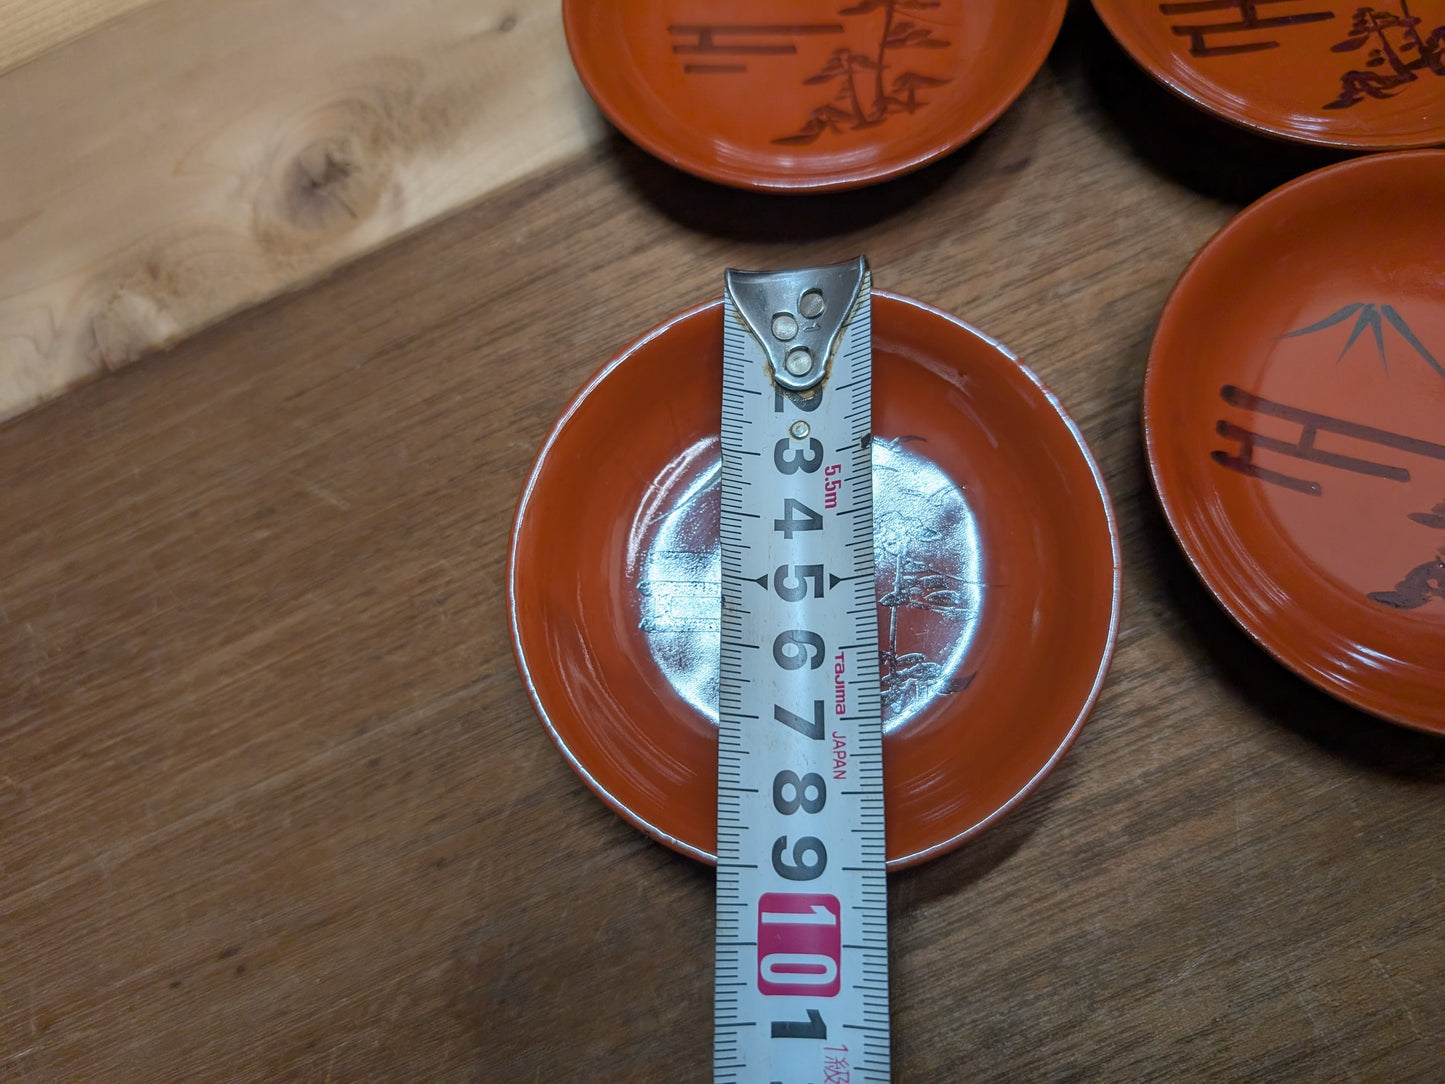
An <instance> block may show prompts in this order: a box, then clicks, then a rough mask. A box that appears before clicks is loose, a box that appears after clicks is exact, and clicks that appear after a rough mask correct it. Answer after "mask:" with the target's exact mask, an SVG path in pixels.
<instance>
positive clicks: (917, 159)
mask: <svg viewBox="0 0 1445 1084" xmlns="http://www.w3.org/2000/svg"><path fill="white" fill-rule="evenodd" d="M964 2H967V0H964ZM1000 2H1002V3H1009V2H1011V0H1000ZM1044 2H1045V3H1048V4H1049V5H1050V10H1049V16H1048V22H1047V24H1046V32H1045V33H1042V34H1040V35H1039V37H1038V40H1039V41H1040V42H1042V43H1043V47H1042V49H1041V51H1040V52H1039V54H1038V57H1037V62H1035V61H1034V59H1033V58H1032V57H1030V58H1029V60H1028V62H1027V63H1025V64H1021V65H1019V68H1018V70H1019V71H1020V72H1022V73H1024V74H1023V76H1022V78H1020V79H1015V80H1013V81H1011V82H1010V83H1009V85H1008V90H1007V92H1006V93H1005V94H1004V95H1003V96H1002V97H1001V98H1000V100H999V101H998V102H997V103H996V104H995V106H994V107H993V108H991V109H988V110H985V111H984V112H983V113H982V114H980V115H979V116H978V117H977V118H976V119H974V120H973V121H972V122H970V124H968V125H966V126H964V127H962V128H957V129H955V128H953V127H949V128H948V129H947V131H949V132H952V133H954V134H953V135H950V136H949V137H948V138H946V139H942V140H937V141H934V142H933V143H932V144H931V145H930V147H929V149H928V150H926V151H923V152H921V153H919V154H916V155H912V156H909V157H906V158H905V159H903V160H902V161H897V162H895V163H894V164H892V165H890V166H888V167H886V168H883V169H878V168H854V169H851V170H848V171H845V172H839V171H835V172H832V173H830V174H829V175H828V176H827V177H825V178H822V179H815V178H814V177H811V176H809V175H806V174H803V175H799V176H795V177H788V176H777V177H767V178H761V179H760V178H758V177H757V176H754V175H750V174H749V171H747V170H745V169H741V168H736V169H730V168H729V167H728V166H727V165H725V164H723V163H719V162H717V161H715V160H714V161H712V162H708V161H704V160H702V159H700V158H697V157H694V156H692V155H679V154H677V153H676V152H675V151H674V150H673V149H672V148H671V147H669V146H668V145H666V143H665V142H662V141H659V140H656V139H654V138H653V137H652V136H651V135H649V134H648V133H646V132H645V131H643V130H642V128H641V127H640V126H638V125H637V124H636V123H634V122H633V121H632V119H631V118H629V117H626V116H623V115H620V114H619V111H618V110H617V109H615V108H614V107H613V103H612V102H611V101H610V100H609V98H608V97H607V95H606V94H604V93H603V92H602V91H601V89H600V87H601V82H600V80H599V78H598V76H597V73H596V72H595V71H594V70H593V68H592V66H591V65H590V64H589V63H586V62H584V59H583V58H584V57H585V56H586V55H587V53H586V49H585V48H584V47H583V46H582V44H581V42H582V41H583V39H584V35H583V34H582V33H581V31H580V29H579V26H578V21H579V20H580V19H581V16H580V15H578V14H577V11H578V10H579V9H581V8H582V7H584V6H585V5H589V4H595V3H596V0H562V31H563V36H564V37H565V38H566V40H567V52H568V54H569V55H570V57H571V60H572V69H573V71H575V72H576V73H577V77H578V79H579V80H580V81H581V83H582V86H583V89H585V90H586V91H587V96H588V97H589V98H591V99H592V102H593V104H594V105H596V107H597V109H598V110H599V111H600V112H601V113H602V115H603V116H604V117H605V118H606V119H607V122H608V123H609V124H611V125H612V126H613V127H615V128H616V129H617V130H618V131H620V132H621V133H622V134H623V135H624V136H626V137H627V139H628V140H629V141H630V142H632V143H633V144H635V145H636V146H638V147H641V148H642V149H643V150H644V151H646V152H647V153H648V154H650V155H652V156H653V157H654V158H657V159H658V160H660V161H662V162H665V163H666V164H668V165H670V166H672V167H674V168H675V169H679V170H682V171H683V172H684V173H689V174H691V175H692V176H695V177H700V178H702V179H703V180H705V181H712V182H714V183H716V184H723V185H727V186H729V187H732V188H740V189H744V190H748V191H755V192H772V193H778V194H787V193H800V194H801V193H809V192H843V191H848V190H850V189H855V188H864V187H867V186H868V185H871V184H878V183H880V182H883V181H888V180H893V179H894V178H897V177H902V176H904V175H906V174H909V173H913V172H915V171H917V170H919V169H922V168H923V167H924V166H926V165H929V164H931V163H933V162H936V161H938V160H939V159H941V158H946V157H947V156H948V155H950V154H952V153H953V152H954V151H957V150H958V149H960V148H961V147H963V146H965V145H966V144H968V143H971V142H972V141H973V140H975V139H977V138H978V137H979V136H980V135H981V134H983V132H984V131H986V130H987V129H988V128H990V127H992V126H993V124H994V123H996V122H997V121H998V119H999V118H1000V117H1002V116H1003V115H1004V113H1006V112H1008V110H1009V109H1010V108H1011V107H1012V106H1013V104H1014V103H1015V102H1016V101H1018V99H1019V98H1020V97H1021V96H1022V94H1023V92H1024V91H1025V90H1027V89H1028V87H1029V84H1030V83H1032V82H1033V81H1034V79H1035V78H1037V76H1038V74H1039V72H1040V71H1042V70H1043V67H1044V64H1045V63H1047V61H1048V57H1049V54H1050V53H1051V52H1052V51H1053V48H1054V45H1055V43H1056V42H1057V41H1058V37H1059V32H1060V31H1061V30H1062V29H1063V25H1064V18H1065V16H1066V15H1067V13H1068V8H1069V0H1044ZM875 292H877V291H875Z"/></svg>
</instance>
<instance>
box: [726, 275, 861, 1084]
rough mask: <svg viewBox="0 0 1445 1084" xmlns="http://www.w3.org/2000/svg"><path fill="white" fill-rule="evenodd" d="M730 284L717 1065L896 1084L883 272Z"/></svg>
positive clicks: (737, 1072) (792, 1077) (733, 1070)
mask: <svg viewBox="0 0 1445 1084" xmlns="http://www.w3.org/2000/svg"><path fill="white" fill-rule="evenodd" d="M728 286H729V290H728V297H727V301H726V302H725V319H724V341H723V354H724V358H723V410H722V460H723V466H722V493H721V507H720V534H721V537H722V623H721V624H722V637H721V649H720V656H719V663H720V692H719V748H718V882H717V885H718V887H717V938H716V959H717V963H716V977H715V982H716V985H715V998H714V1025H715V1027H714V1032H715V1040H714V1052H713V1053H714V1079H715V1080H717V1081H719V1082H722V1081H754V1080H760V1081H764V1082H772V1081H783V1082H790V1081H798V1082H802V1081H821V1080H824V1079H835V1080H836V1079H848V1080H853V1081H857V1080H887V1079H888V1072H889V1045H888V1042H889V1038H888V956H887V952H888V950H887V885H886V876H885V868H884V863H885V860H886V848H885V834H884V814H883V790H882V788H883V777H882V726H881V722H880V719H879V709H880V701H881V697H880V690H879V680H878V673H879V667H878V658H879V656H878V635H877V606H876V598H875V594H874V586H873V584H874V576H873V524H872V473H871V472H872V460H871V454H870V441H871V430H872V395H871V383H872V381H871V376H872V370H871V346H872V342H871V340H872V334H871V326H870V313H871V305H870V295H869V288H870V281H869V277H868V273H867V269H866V264H864V263H863V261H861V260H860V261H858V263H856V264H854V265H842V266H840V267H834V268H814V269H808V270H805V271H799V272H780V273H774V274H771V275H766V274H764V275H751V274H746V273H744V274H742V275H739V274H738V273H730V275H729V283H728ZM830 321H831V323H830ZM770 334H771V335H772V336H773V339H771V340H769V339H768V336H769V335H770ZM799 344H803V345H802V347H801V348H800V345H799ZM800 357H802V360H801V361H799V358H800ZM795 363H796V364H795ZM809 363H811V365H812V368H811V369H809V368H808V364H809ZM784 366H786V372H785V370H784V368H783V367H784ZM780 374H781V376H780ZM789 381H791V384H790V385H789V387H791V385H806V384H808V383H809V382H810V381H813V382H815V383H813V384H812V385H810V386H808V387H805V388H804V390H802V391H792V390H789V389H787V388H780V387H779V384H780V383H788V382H789Z"/></svg>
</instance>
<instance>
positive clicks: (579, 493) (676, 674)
mask: <svg viewBox="0 0 1445 1084" xmlns="http://www.w3.org/2000/svg"><path fill="white" fill-rule="evenodd" d="M872 326H873V366H874V378H873V431H874V441H873V476H874V553H875V559H876V562H877V574H876V575H877V579H876V586H877V595H878V607H879V608H878V626H879V641H880V643H879V649H880V662H879V681H880V685H881V688H882V693H883V696H882V700H883V705H884V708H883V725H884V738H883V753H884V764H883V768H884V798H885V804H886V811H887V840H888V858H889V865H890V867H893V868H897V867H900V866H904V865H908V864H910V863H915V862H919V861H922V860H924V859H925V858H928V857H930V856H932V855H935V854H938V853H940V852H942V851H944V850H947V849H948V848H950V847H952V846H954V845H956V844H958V843H959V842H961V841H962V840H964V839H966V838H968V837H969V836H971V835H973V834H974V833H976V832H978V831H980V830H981V829H982V828H984V827H985V826H986V825H988V824H990V823H992V822H993V821H994V820H995V819H996V818H998V817H999V816H1001V815H1002V814H1003V813H1004V812H1005V811H1007V810H1008V809H1010V808H1012V807H1013V806H1014V805H1015V804H1016V803H1018V802H1019V801H1020V800H1022V798H1023V797H1024V795H1026V794H1027V793H1028V792H1029V791H1030V790H1032V789H1033V788H1034V787H1035V786H1036V785H1037V784H1038V782H1039V781H1040V780H1041V779H1042V778H1043V777H1044V775H1045V774H1046V773H1047V772H1048V771H1049V770H1050V769H1051V768H1052V767H1053V765H1054V764H1055V763H1056V762H1057V760H1058V759H1059V757H1060V756H1062V754H1063V752H1064V750H1065V749H1067V748H1068V746H1069V744H1070V743H1071V742H1072V741H1073V739H1074V737H1075V735H1076V734H1077V733H1078V731H1079V728H1080V727H1081V726H1082V725H1083V722H1084V719H1085V717H1086V716H1087V714H1088V712H1089V709H1090V707H1091V706H1092V704H1093V702H1094V698H1095V697H1096V696H1097V694H1098V691H1099V688H1100V685H1101V683H1102V682H1103V678H1104V672H1105V669H1106V666H1107V663H1108V659H1109V655H1110V652H1111V650H1112V646H1113V642H1114V633H1115V627H1116V623H1117V620H1118V614H1119V546H1118V538H1117V535H1116V532H1115V528H1114V522H1113V517H1112V514H1111V512H1110V508H1109V502H1108V498H1107V496H1106V495H1105V492H1104V487H1103V484H1102V482H1101V480H1100V478H1099V474H1098V471H1097V469H1096V468H1095V466H1094V463H1093V460H1092V459H1091V458H1090V456H1089V453H1088V451H1087V449H1086V448H1085V446H1084V443H1083V440H1082V439H1081V437H1080V435H1079V432H1078V430H1077V429H1076V428H1075V427H1074V425H1073V423H1072V422H1071V421H1070V420H1069V419H1068V418H1067V417H1066V416H1065V414H1064V413H1063V410H1062V409H1061V408H1060V406H1059V404H1058V402H1057V400H1055V399H1054V398H1053V396H1051V395H1050V394H1049V393H1048V392H1047V391H1046V390H1045V389H1044V388H1043V387H1042V386H1041V385H1040V384H1039V382H1038V381H1037V379H1035V377H1034V376H1033V375H1032V374H1031V373H1030V372H1029V371H1028V370H1027V369H1025V368H1024V367H1023V366H1022V365H1020V364H1019V362H1018V361H1017V360H1016V359H1015V358H1014V357H1013V356H1012V355H1011V354H1009V353H1008V352H1007V351H1006V350H1004V349H1003V348H1002V347H1000V346H999V345H998V344H997V343H994V342H992V341H991V340H989V339H987V338H985V337H984V336H983V335H981V334H979V333H978V332H977V331H975V330H973V329H972V328H970V327H968V326H967V325H966V324H963V323H960V322H959V321H957V320H954V319H952V318H951V317H948V316H945V315H944V314H942V313H940V312H937V311H936V310H933V309H930V308H927V307H926V306H923V305H921V304H919V303H918V302H916V301H910V300H907V299H905V298H901V297H896V296H892V295H889V294H884V293H879V292H875V293H874V295H873V322H872ZM722 330H723V329H722V304H721V302H715V303H713V304H711V305H706V306H703V307H702V308H698V309H694V310H693V311H691V312H688V313H685V314H683V315H682V316H679V317H677V318H676V319H674V320H671V321H669V322H668V323H666V324H664V325H662V326H661V327H659V328H658V329H656V330H655V331H653V332H651V333H650V334H649V335H647V336H646V337H645V338H643V339H641V340H639V341H638V342H636V343H634V344H633V345H632V346H630V347H629V348H628V349H627V350H625V351H624V352H623V353H622V354H621V355H620V356H619V357H618V358H616V359H615V360H614V361H612V362H611V363H610V364H609V365H607V366H606V367H605V368H604V369H603V370H602V371H601V372H600V373H599V374H598V375H597V376H596V377H594V378H593V379H592V381H591V382H590V383H589V384H588V385H587V386H586V387H585V388H584V389H583V390H582V391H581V392H580V393H579V395H578V396H577V398H576V399H574V400H573V402H572V404H571V405H570V406H569V407H568V408H567V410H566V412H565V413H564V414H563V415H562V417H561V419H560V420H559V421H558V422H557V424H556V427H555V428H554V429H553V430H552V433H551V435H550V436H549V437H548V438H547V441H546V443H545V444H544V446H543V448H542V450H541V452H540V453H539V455H538V457H537V461H536V464H535V466H534V467H533V470H532V474H531V477H530V478H529V479H528V482H527V486H526V489H525V491H524V492H523V494H522V499H521V503H520V505H519V507H518V509H517V517H516V523H515V526H514V529H513V537H512V550H511V559H510V568H509V576H508V589H509V607H510V614H511V621H512V634H513V643H514V647H515V650H516V654H517V661H518V665H519V667H520V669H521V671H522V675H523V678H524V680H525V682H526V684H527V687H528V690H529V691H530V693H531V695H532V698H533V701H534V702H535V704H536V707H537V710H538V712H539V714H540V715H541V717H542V720H543V722H544V723H545V724H546V726H547V728H548V730H549V731H550V733H551V735H552V737H553V739H554V740H555V741H556V743H557V745H558V746H559V748H560V749H561V750H562V753H563V755H564V756H565V757H566V758H567V759H568V761H569V762H570V763H571V764H572V765H573V767H574V768H576V769H577V771H578V773H579V774H580V775H581V776H582V778H583V779H584V780H585V781H586V782H587V784H588V785H589V786H590V787H591V788H592V789H593V790H594V791H596V792H597V794H598V795H599V796H600V797H601V798H602V799H603V801H605V802H606V803H607V804H608V805H610V806H611V807H612V808H613V809H615V810H616V811H617V812H619V813H621V814H622V815H623V816H624V817H626V818H627V819H628V820H629V821H631V822H632V823H633V824H635V825H637V826H638V827H639V828H641V829H642V830H644V831H645V832H647V833H649V834H651V835H652V836H654V837H655V838H657V839H659V840H661V841H662V842H663V843H666V844H667V845H669V846H671V847H674V848H676V849H677V850H679V851H682V852H684V853H686V854H690V855H692V856H694V857H697V858H701V859H704V860H706V861H712V860H713V852H714V848H715V846H716V841H717V724H716V710H717V708H716V704H717V683H718V641H719V626H718V620H719V599H720V572H719V559H720V555H719V546H718V511H719V437H718V433H719V426H720V419H721V409H722ZM679 359H685V361H686V363H685V364H679Z"/></svg>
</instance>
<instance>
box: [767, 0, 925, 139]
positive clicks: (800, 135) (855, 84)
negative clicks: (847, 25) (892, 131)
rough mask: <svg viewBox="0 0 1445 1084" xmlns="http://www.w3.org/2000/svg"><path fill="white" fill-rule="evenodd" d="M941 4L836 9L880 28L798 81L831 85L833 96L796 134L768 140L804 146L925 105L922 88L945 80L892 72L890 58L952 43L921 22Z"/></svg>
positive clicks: (865, 0)
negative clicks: (865, 44)
mask: <svg viewBox="0 0 1445 1084" xmlns="http://www.w3.org/2000/svg"><path fill="white" fill-rule="evenodd" d="M940 6H941V0H859V2H858V3H855V4H851V5H849V6H848V7H845V8H840V9H839V11H838V14H839V15H843V16H845V17H854V18H864V17H867V18H870V19H871V20H872V22H873V23H874V24H875V25H876V26H877V27H878V30H879V33H878V37H877V39H876V44H870V47H869V48H868V50H867V51H859V50H855V49H851V48H849V47H847V46H843V47H841V48H838V49H834V50H833V52H832V54H831V55H830V56H829V57H828V59H827V61H826V62H825V63H824V65H823V67H822V68H821V69H819V70H818V71H817V72H815V73H814V74H812V75H810V76H808V78H806V79H804V80H803V83H804V84H805V85H806V86H828V85H833V86H834V87H835V88H836V89H835V90H834V93H833V97H832V99H831V100H829V101H827V102H824V103H823V104H821V105H819V106H817V107H816V108H815V109H814V110H813V111H812V112H811V113H809V114H808V118H807V120H805V121H804V122H803V125H802V127H800V128H799V129H798V130H797V131H796V132H793V133H791V134H789V135H784V136H778V137H777V138H776V139H774V140H773V142H774V143H779V144H782V145H784V146H804V145H806V144H809V143H813V142H815V141H816V140H817V139H818V138H819V137H821V136H822V135H823V134H824V133H830V134H833V135H841V134H843V133H844V132H851V131H858V130H860V129H864V128H876V127H877V126H878V125H880V124H883V123H884V122H885V121H886V120H887V119H888V118H889V117H890V116H892V115H894V114H896V113H915V112H917V111H918V110H919V109H921V108H923V107H924V106H925V105H927V104H928V99H926V98H925V97H922V96H921V92H926V91H928V90H930V89H932V88H934V87H941V86H943V85H944V84H946V83H947V82H949V80H948V79H945V78H941V77H939V76H935V75H928V74H926V73H924V72H918V71H913V70H911V69H908V70H904V71H898V72H896V73H895V72H894V64H893V63H892V62H891V59H890V58H891V56H892V54H894V53H897V52H900V51H903V50H924V49H927V50H937V49H947V48H948V47H949V46H950V45H952V44H953V43H952V42H950V41H946V40H944V39H943V38H939V37H937V36H935V35H934V32H933V31H932V30H930V29H929V28H928V27H926V26H922V25H920V23H922V22H926V21H927V17H926V14H925V13H926V12H929V11H932V10H933V9H935V8H938V7H940Z"/></svg>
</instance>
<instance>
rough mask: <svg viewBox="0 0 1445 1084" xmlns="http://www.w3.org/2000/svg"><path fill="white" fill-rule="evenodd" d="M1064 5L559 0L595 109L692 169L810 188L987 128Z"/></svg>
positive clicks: (891, 168)
mask: <svg viewBox="0 0 1445 1084" xmlns="http://www.w3.org/2000/svg"><path fill="white" fill-rule="evenodd" d="M1067 6H1068V5H1067V0H789V2H788V3H786V4H779V3H777V2H776V0H733V2H730V3H727V4H718V3H715V2H712V0H612V2H609V3H600V2H599V0H563V4H562V15H563V21H564V24H565V27H566V31H567V44H568V46H569V47H570V48H571V50H572V62H573V64H575V65H576V68H577V73H578V75H579V76H581V78H582V82H583V84H584V85H585V86H586V87H587V91H588V93H590V94H591V95H592V98H593V100H594V101H596V102H597V105H598V107H599V108H600V109H601V110H602V111H603V112H604V113H605V114H606V115H607V117H608V119H609V120H611V121H612V123H613V124H615V125H617V127H618V128H620V129H621V130H622V131H623V132H624V133H626V135H627V136H628V138H630V139H631V140H633V142H635V143H637V144H639V145H640V146H642V147H644V148H646V149H647V150H648V151H650V152H652V153H653V154H655V155H656V156H657V157H659V158H661V159H663V160H664V161H666V162H670V163H672V164H673V165H675V166H677V167H678V168H680V169H685V170H687V171H688V172H689V173H695V174H697V175H698V176H701V177H706V178H707V179H709V180H713V181H718V182H721V183H723V184H730V185H736V186H739V187H743V188H761V189H778V190H799V191H819V190H824V189H838V188H851V187H854V186H857V185H861V184H867V183H870V182H873V181H880V180H883V179H884V178H887V177H893V176H897V175H898V174H900V173H906V172H908V171H909V170H912V169H916V168H917V167H919V166H921V165H923V164H924V163H926V162H931V161H933V160H934V159H935V158H938V157H940V156H941V155H944V154H947V153H948V152H949V151H952V150H955V149H956V148H958V147H960V146H962V145H963V144H964V143H966V142H967V141H968V140H970V139H972V138H973V137H974V136H976V135H978V134H979V133H980V132H981V131H983V130H984V129H985V128H986V127H988V126H989V125H990V124H992V123H993V122H994V121H995V120H997V119H998V117H999V115H1000V114H1001V113H1002V112H1003V111H1004V110H1005V109H1007V108H1008V107H1009V105H1010V104H1011V103H1012V102H1013V100H1014V99H1015V98H1017V97H1018V96H1019V94H1020V93H1021V92H1022V91H1023V89H1024V87H1025V86H1026V85H1028V82H1029V80H1030V79H1032V78H1033V77H1034V74H1035V73H1036V72H1037V71H1038V70H1039V68H1040V66H1042V64H1043V62H1044V58H1045V56H1047V55H1048V52H1049V48H1050V46H1052V44H1053V41H1054V38H1055V37H1056V36H1057V35H1058V32H1059V27H1060V25H1061V24H1062V22H1063V19H1064V10H1065V8H1066V7H1067Z"/></svg>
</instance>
